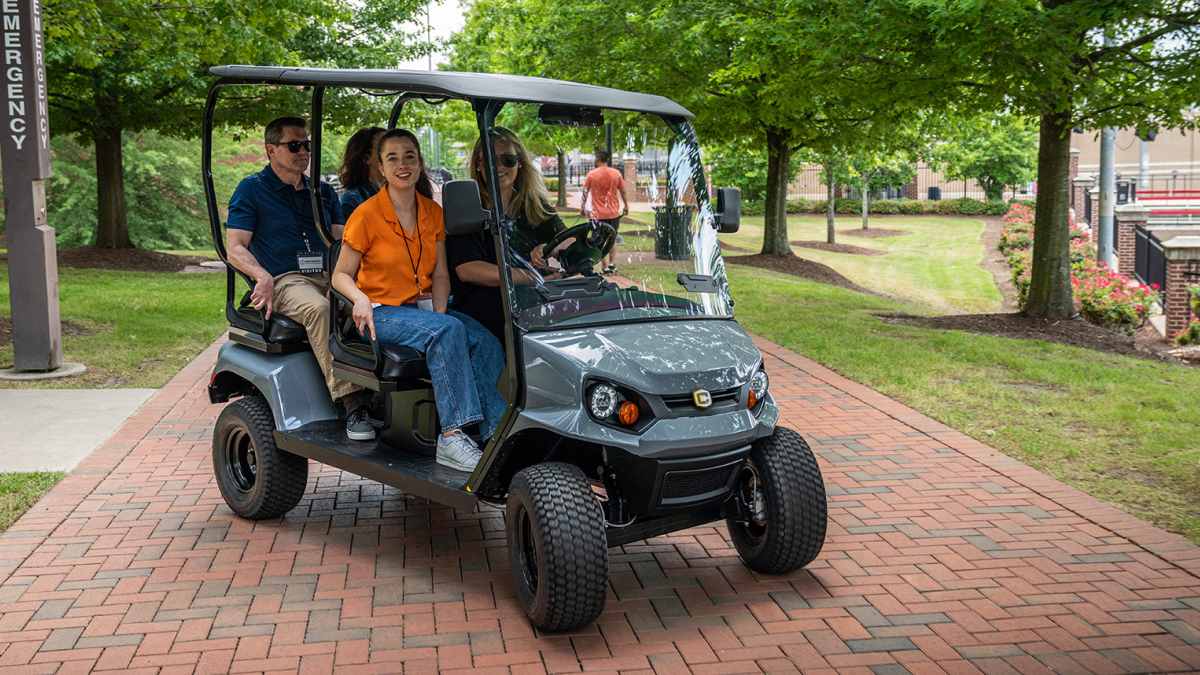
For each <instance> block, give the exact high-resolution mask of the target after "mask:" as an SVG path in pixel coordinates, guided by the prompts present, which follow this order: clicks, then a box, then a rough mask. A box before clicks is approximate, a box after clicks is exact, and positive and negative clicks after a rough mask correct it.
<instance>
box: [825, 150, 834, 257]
mask: <svg viewBox="0 0 1200 675" xmlns="http://www.w3.org/2000/svg"><path fill="white" fill-rule="evenodd" d="M835 175H837V160H836V159H834V158H833V156H832V155H831V156H829V157H827V158H826V159H825V180H826V181H827V182H828V184H827V185H826V186H825V231H826V232H825V241H827V242H829V243H830V244H836V243H837V231H836V230H835V229H834V224H833V206H834V204H833V202H834V201H835V199H836V197H835V196H834V195H835V194H837V179H835V178H834V176H835Z"/></svg>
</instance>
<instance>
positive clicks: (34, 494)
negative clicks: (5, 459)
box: [0, 471, 67, 532]
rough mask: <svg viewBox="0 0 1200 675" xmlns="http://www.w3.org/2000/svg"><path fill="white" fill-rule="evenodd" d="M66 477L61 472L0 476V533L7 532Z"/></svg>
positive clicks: (6, 474) (64, 473)
mask: <svg viewBox="0 0 1200 675" xmlns="http://www.w3.org/2000/svg"><path fill="white" fill-rule="evenodd" d="M66 475H67V474H66V472H63V471H48V472H44V473H4V474H0V532H3V531H5V530H7V529H8V528H9V526H10V525H12V524H13V523H15V522H16V521H17V518H20V517H21V514H23V513H25V512H26V511H28V510H29V507H31V506H33V505H34V504H36V503H37V500H39V499H41V498H42V495H45V494H46V493H47V492H49V491H50V488H52V487H54V485H55V484H56V483H58V481H60V480H62V479H63V478H65V477H66Z"/></svg>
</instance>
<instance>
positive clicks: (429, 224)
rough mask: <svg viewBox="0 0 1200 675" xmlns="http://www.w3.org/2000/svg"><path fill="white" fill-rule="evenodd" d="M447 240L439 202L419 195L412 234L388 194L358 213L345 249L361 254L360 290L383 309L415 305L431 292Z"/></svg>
mask: <svg viewBox="0 0 1200 675" xmlns="http://www.w3.org/2000/svg"><path fill="white" fill-rule="evenodd" d="M445 240H446V231H445V229H444V227H443V225H442V207H440V206H438V204H437V202H435V201H433V200H432V199H427V198H425V197H422V196H421V195H419V194H418V195H417V224H416V226H415V227H413V232H412V234H409V233H408V232H405V230H404V227H403V226H401V225H400V221H399V219H397V218H396V210H395V209H393V208H392V200H391V198H390V197H388V191H387V190H386V189H384V190H380V191H379V194H377V195H375V196H374V197H371V198H370V199H368V200H367V201H365V202H363V203H362V204H361V205H360V206H359V207H358V208H356V209H355V210H354V213H352V214H350V219H349V220H348V221H347V222H346V229H345V231H344V232H343V233H342V244H343V245H345V246H350V247H351V248H353V249H354V250H356V251H358V252H359V253H362V265H361V266H360V267H359V269H358V288H359V290H361V291H362V292H363V293H366V294H367V297H368V298H370V299H371V302H378V303H380V304H384V305H403V304H405V303H408V302H413V301H414V300H415V299H416V297H417V296H418V295H420V294H421V293H428V292H430V290H432V288H433V268H434V265H436V264H437V254H438V250H437V245H438V242H440V241H445ZM414 270H415V272H414ZM414 277H415V278H414Z"/></svg>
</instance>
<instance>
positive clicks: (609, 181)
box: [580, 150, 629, 274]
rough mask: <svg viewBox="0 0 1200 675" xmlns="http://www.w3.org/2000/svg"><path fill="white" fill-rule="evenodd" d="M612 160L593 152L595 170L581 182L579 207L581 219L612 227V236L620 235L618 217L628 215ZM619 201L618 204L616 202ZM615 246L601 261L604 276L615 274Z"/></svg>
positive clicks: (604, 153)
mask: <svg viewBox="0 0 1200 675" xmlns="http://www.w3.org/2000/svg"><path fill="white" fill-rule="evenodd" d="M610 161H612V157H611V156H610V155H609V154H608V152H607V151H605V150H597V151H596V158H595V160H594V162H595V164H596V168H595V169H592V170H591V171H589V172H588V175H587V177H586V178H584V179H583V194H582V199H581V202H580V203H581V204H582V205H583V215H585V216H587V217H588V218H589V219H591V220H599V221H601V222H605V223H608V224H609V225H610V226H612V229H613V231H614V232H620V231H621V230H620V227H621V216H624V215H626V214H628V213H629V195H628V194H627V193H626V191H625V177H624V176H622V175H621V172H620V171H617V170H616V169H614V168H612V167H610V166H609V165H608V163H609V162H610ZM618 197H620V201H619V202H618V201H617V198H618ZM616 255H617V246H616V244H614V245H613V247H612V250H611V251H609V252H608V255H606V256H604V260H601V261H600V264H601V265H604V274H616V273H617V264H616V260H617V258H616Z"/></svg>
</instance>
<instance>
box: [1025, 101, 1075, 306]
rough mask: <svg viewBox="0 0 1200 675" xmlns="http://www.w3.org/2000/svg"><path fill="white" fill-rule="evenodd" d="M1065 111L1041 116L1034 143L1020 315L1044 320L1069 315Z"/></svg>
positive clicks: (1068, 143) (1072, 303) (1068, 146)
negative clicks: (1029, 239)
mask: <svg viewBox="0 0 1200 675" xmlns="http://www.w3.org/2000/svg"><path fill="white" fill-rule="evenodd" d="M1070 119H1071V115H1070V113H1068V112H1059V113H1054V114H1050V115H1043V116H1042V123H1041V132H1040V136H1039V147H1038V173H1037V180H1038V195H1037V207H1036V210H1037V215H1036V216H1035V217H1034V222H1033V236H1034V240H1033V265H1032V268H1031V270H1030V278H1029V297H1028V299H1027V300H1026V301H1025V313H1026V314H1029V315H1030V316H1040V317H1046V318H1050V319H1067V318H1070V317H1072V316H1075V299H1074V294H1073V293H1072V291H1071V253H1070V236H1071V233H1070V224H1069V220H1068V211H1067V210H1068V208H1069V207H1070V198H1069V197H1070V194H1069V191H1068V189H1067V176H1068V173H1069V171H1070V159H1071V155H1070V153H1071V139H1070V136H1069V133H1070V131H1071V128H1070Z"/></svg>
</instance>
